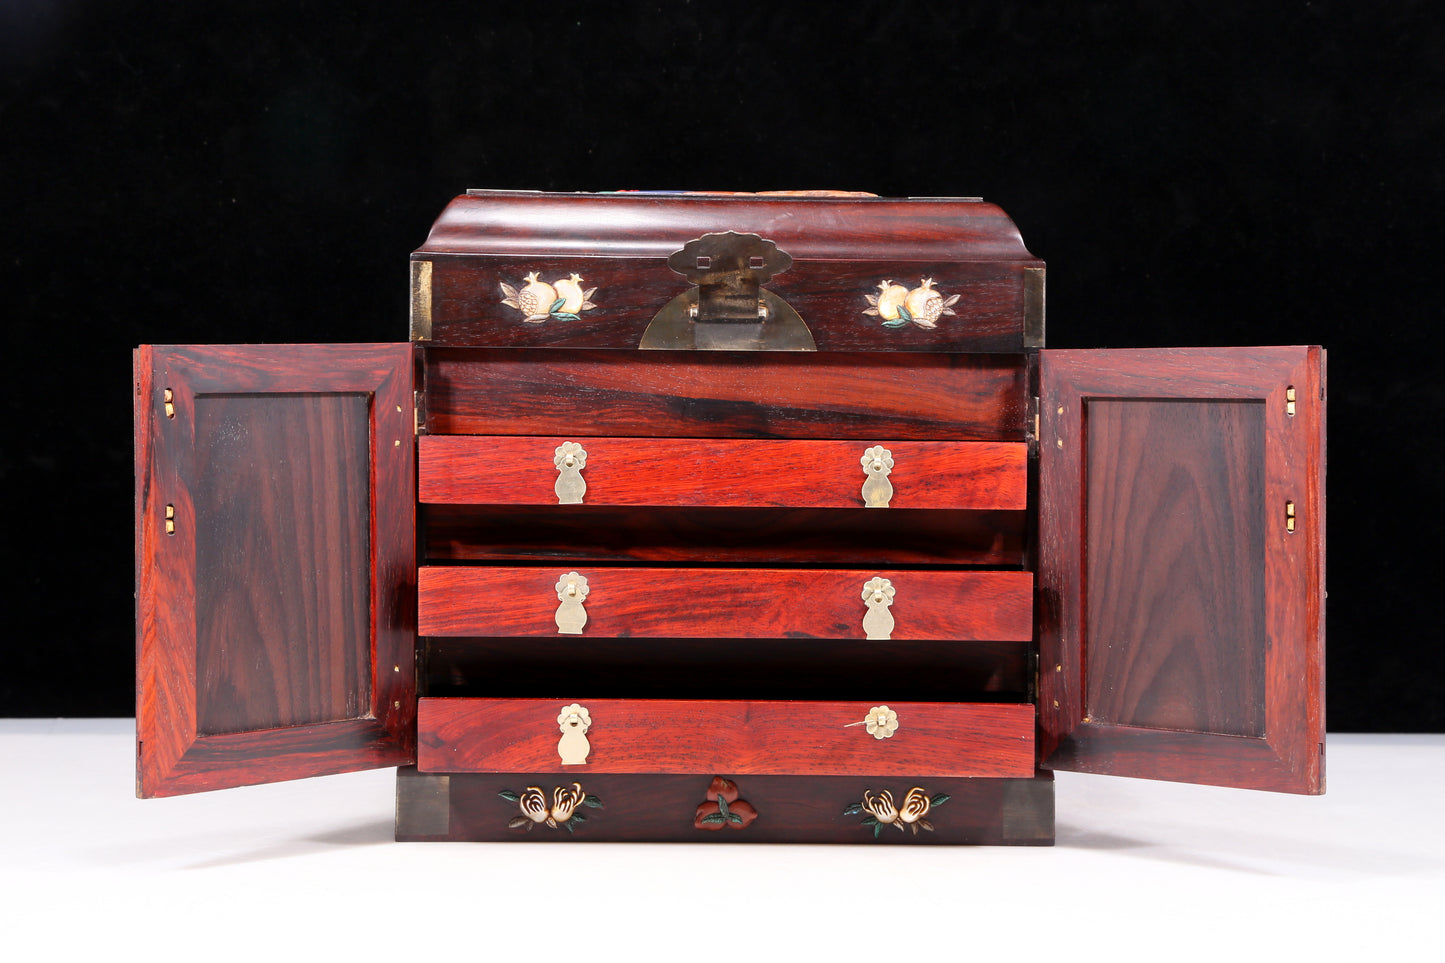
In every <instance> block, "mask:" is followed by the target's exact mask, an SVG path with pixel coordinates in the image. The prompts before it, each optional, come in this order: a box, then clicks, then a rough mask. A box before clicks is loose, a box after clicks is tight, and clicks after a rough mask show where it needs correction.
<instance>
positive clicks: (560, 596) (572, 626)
mask: <svg viewBox="0 0 1445 963" xmlns="http://www.w3.org/2000/svg"><path fill="white" fill-rule="evenodd" d="M589 591H590V589H588V588H587V576H585V575H578V574H577V573H576V572H568V573H567V574H566V575H564V576H562V578H561V580H560V581H559V582H558V583H557V601H558V602H561V603H562V604H561V605H559V606H557V616H556V619H557V631H558V632H560V633H562V634H563V635H581V634H582V627H583V626H584V625H586V624H587V610H586V609H584V608H583V607H582V603H583V602H584V601H586V600H587V593H588V592H589Z"/></svg>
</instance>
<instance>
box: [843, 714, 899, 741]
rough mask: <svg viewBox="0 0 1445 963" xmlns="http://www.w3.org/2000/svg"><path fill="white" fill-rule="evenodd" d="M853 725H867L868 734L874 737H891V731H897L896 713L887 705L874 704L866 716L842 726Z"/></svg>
mask: <svg viewBox="0 0 1445 963" xmlns="http://www.w3.org/2000/svg"><path fill="white" fill-rule="evenodd" d="M854 726H867V727H868V735H870V736H872V737H873V738H874V739H892V738H893V733H895V732H897V731H898V713H896V712H894V711H893V710H892V709H890V708H888V707H887V706H874V707H873V708H871V709H869V710H868V718H866V719H863V720H861V721H859V722H850V723H848V724H847V725H846V726H844V727H843V728H844V729H851V728H853V727H854Z"/></svg>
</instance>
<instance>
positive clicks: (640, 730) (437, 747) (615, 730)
mask: <svg viewBox="0 0 1445 963" xmlns="http://www.w3.org/2000/svg"><path fill="white" fill-rule="evenodd" d="M578 704H580V705H581V706H582V707H583V708H584V709H585V710H586V714H587V722H586V725H585V727H580V728H583V729H584V730H585V731H579V729H578V728H570V729H569V730H568V731H567V732H566V733H565V734H564V732H563V725H561V724H559V723H560V718H559V717H563V714H564V711H565V710H566V709H567V708H569V707H570V706H571V705H572V704H571V703H568V702H564V701H560V700H557V699H421V700H419V702H418V712H417V740H418V742H417V766H418V768H419V769H421V770H422V771H424V772H457V773H464V772H556V773H563V774H568V775H570V776H571V777H572V778H582V777H583V776H584V775H585V774H587V773H705V774H726V775H729V776H741V775H749V774H757V775H781V774H796V775H818V776H832V775H865V776H885V775H893V774H898V775H907V776H908V777H909V778H922V777H927V776H986V777H1025V776H1032V775H1033V774H1034V707H1033V706H1031V705H1023V704H1014V703H1006V704H1005V703H1001V704H987V703H947V702H900V703H891V704H889V705H888V706H886V707H883V708H886V709H889V710H891V712H892V721H893V722H894V723H896V727H893V728H892V734H891V735H889V736H887V737H885V738H878V737H877V736H876V735H874V734H873V733H870V731H869V728H868V726H867V725H864V724H863V723H864V722H865V720H866V719H867V718H868V717H870V715H873V714H876V710H877V709H878V708H879V706H877V705H874V704H870V703H863V702H747V701H683V700H677V701H674V700H636V699H594V700H585V699H584V700H579V702H578ZM889 728H890V726H887V725H885V726H884V730H887V729H889ZM579 740H580V741H579ZM564 751H565V752H568V753H570V754H571V756H570V758H573V759H575V758H577V757H578V755H579V754H581V755H582V756H583V757H584V758H585V760H586V761H585V763H583V764H580V765H579V764H569V765H563V763H562V752H564Z"/></svg>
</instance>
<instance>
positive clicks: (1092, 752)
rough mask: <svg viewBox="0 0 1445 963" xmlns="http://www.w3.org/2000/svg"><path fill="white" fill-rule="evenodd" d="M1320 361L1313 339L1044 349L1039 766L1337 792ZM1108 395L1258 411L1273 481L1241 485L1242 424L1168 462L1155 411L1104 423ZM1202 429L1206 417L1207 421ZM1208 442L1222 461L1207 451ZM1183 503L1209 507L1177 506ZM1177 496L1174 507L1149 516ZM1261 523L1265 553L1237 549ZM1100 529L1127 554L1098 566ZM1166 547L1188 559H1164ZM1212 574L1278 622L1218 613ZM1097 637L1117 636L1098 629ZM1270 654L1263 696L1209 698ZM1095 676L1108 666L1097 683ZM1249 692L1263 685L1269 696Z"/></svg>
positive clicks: (1248, 448) (1224, 426)
mask: <svg viewBox="0 0 1445 963" xmlns="http://www.w3.org/2000/svg"><path fill="white" fill-rule="evenodd" d="M1323 365H1324V357H1323V352H1322V351H1321V350H1320V349H1319V348H1304V347H1288V348H1215V349H1168V350H1140V351H1045V352H1043V361H1042V390H1043V394H1042V404H1041V408H1042V423H1041V430H1040V446H1041V451H1042V455H1041V463H1040V520H1039V531H1040V554H1039V570H1038V571H1039V588H1040V592H1039V598H1040V599H1041V601H1042V603H1043V604H1042V605H1041V606H1040V611H1039V620H1040V628H1039V639H1040V642H1039V646H1040V659H1041V671H1040V693H1039V694H1040V700H1039V705H1040V713H1039V725H1040V759H1041V760H1042V762H1041V764H1042V765H1043V766H1045V767H1049V768H1060V769H1074V770H1079V771H1084V772H1103V773H1113V774H1117V775H1127V776H1140V777H1145V778H1155V779H1173V780H1179V781H1184V782H1199V783H1206V784H1211V785H1223V786H1238V787H1245V788H1254V789H1272V790H1276V791H1282V792H1301V793H1317V792H1321V791H1323V787H1324V783H1323V756H1324V659H1323V655H1324V651H1323V648H1324V622H1323V588H1324V580H1323V574H1324V515H1323V510H1324V414H1325V413H1324V398H1323V394H1322V390H1321V389H1322V384H1323ZM1290 386H1293V387H1294V388H1295V391H1296V396H1297V398H1298V402H1297V405H1296V414H1295V415H1293V416H1290V415H1288V414H1287V413H1286V407H1285V392H1286V389H1287V388H1288V387H1290ZM1112 399H1123V400H1129V399H1145V401H1144V402H1142V403H1143V404H1144V405H1146V406H1162V405H1168V404H1170V403H1171V402H1170V401H1169V400H1168V399H1178V401H1179V402H1181V403H1187V407H1191V408H1196V409H1198V408H1200V407H1201V406H1205V407H1207V406H1208V405H1209V404H1210V403H1211V402H1213V401H1220V402H1227V403H1235V402H1239V401H1245V402H1252V403H1257V404H1259V405H1260V406H1261V407H1262V411H1263V456H1262V457H1263V466H1262V477H1263V487H1262V491H1259V492H1257V493H1256V494H1253V495H1250V494H1247V492H1248V489H1245V492H1246V493H1245V494H1241V493H1240V492H1239V491H1236V490H1234V486H1242V485H1243V484H1244V482H1243V481H1242V480H1241V475H1242V474H1243V470H1242V467H1241V466H1242V464H1243V461H1247V460H1248V458H1250V457H1259V456H1258V453H1257V452H1256V451H1255V448H1256V447H1257V446H1255V445H1252V444H1251V443H1249V442H1248V439H1247V438H1246V437H1244V436H1242V435H1241V434H1240V432H1241V428H1240V426H1239V425H1238V423H1237V422H1238V419H1221V420H1219V422H1218V424H1219V425H1220V431H1221V432H1224V433H1225V434H1226V435H1227V437H1221V438H1219V439H1212V440H1202V441H1201V442H1200V444H1199V445H1198V446H1194V447H1193V448H1192V449H1191V450H1188V451H1180V452H1176V453H1175V454H1174V455H1172V456H1171V455H1170V454H1169V450H1168V446H1167V445H1150V444H1149V443H1148V438H1149V434H1148V432H1146V431H1145V430H1143V427H1144V426H1147V425H1148V424H1149V423H1150V422H1149V420H1148V419H1142V420H1141V419H1140V418H1130V419H1127V422H1128V423H1129V424H1130V425H1131V426H1132V427H1129V428H1127V429H1125V428H1124V425H1125V421H1126V420H1120V419H1118V418H1116V417H1114V415H1113V414H1112V413H1110V414H1107V415H1106V416H1105V417H1104V418H1103V419H1102V420H1101V421H1100V423H1099V424H1098V425H1096V426H1093V427H1094V428H1096V429H1097V430H1091V420H1090V407H1089V406H1090V404H1091V403H1100V402H1104V403H1105V404H1104V406H1103V407H1102V408H1101V409H1100V410H1103V411H1107V410H1108V408H1107V406H1108V405H1110V404H1113V401H1112ZM1141 411H1146V413H1147V409H1141ZM1161 417H1162V415H1161ZM1193 423H1194V425H1195V428H1194V429H1191V430H1198V429H1199V427H1200V426H1202V425H1205V424H1206V423H1207V419H1202V418H1194V419H1193ZM1091 446H1107V449H1108V450H1105V449H1102V448H1091ZM1210 446H1217V447H1218V449H1219V452H1220V454H1218V455H1215V454H1211V453H1210V451H1208V450H1205V449H1207V448H1209V447H1210ZM1140 448H1142V449H1144V450H1137V451H1136V450H1133V449H1140ZM1250 452H1254V454H1253V455H1249V454H1248V453H1250ZM1091 455H1092V456H1093V458H1094V463H1095V464H1096V466H1108V467H1107V469H1106V471H1105V477H1106V478H1107V481H1108V484H1109V485H1110V487H1111V489H1115V491H1112V492H1110V493H1108V494H1109V495H1110V496H1111V497H1114V498H1118V499H1124V500H1125V503H1126V504H1127V503H1132V504H1134V505H1136V506H1140V510H1139V512H1138V513H1137V514H1130V513H1129V512H1125V513H1122V514H1121V513H1118V512H1114V511H1112V510H1111V509H1107V508H1106V507H1103V506H1104V505H1105V503H1104V502H1103V501H1101V499H1100V497H1099V496H1098V494H1097V493H1092V492H1091V491H1090V490H1089V488H1088V486H1089V484H1090V478H1089V473H1088V471H1087V470H1086V464H1089V463H1090V458H1091ZM1130 472H1134V473H1137V474H1141V475H1142V474H1143V473H1146V472H1147V473H1149V474H1151V475H1154V476H1158V475H1161V474H1162V475H1164V476H1165V477H1166V478H1168V479H1169V484H1168V486H1166V487H1165V488H1161V487H1160V485H1159V479H1158V477H1153V478H1140V479H1139V481H1138V483H1137V484H1135V483H1134V482H1133V481H1132V480H1131V477H1130ZM1221 486H1223V487H1224V488H1225V489H1227V490H1221ZM1180 498H1184V499H1189V500H1190V503H1191V504H1192V506H1193V507H1192V508H1188V509H1187V510H1184V511H1181V510H1179V507H1178V505H1177V504H1175V503H1176V501H1177V500H1178V499H1180ZM1131 499H1132V502H1130V500H1131ZM1286 501H1293V502H1294V503H1295V505H1296V511H1297V519H1298V524H1297V527H1296V530H1295V531H1294V532H1293V533H1289V532H1286V530H1285V502H1286ZM1161 504H1164V505H1165V508H1166V510H1164V511H1162V512H1160V511H1154V512H1153V514H1150V515H1146V514H1145V510H1146V509H1147V507H1148V506H1156V507H1157V506H1159V505H1161ZM1170 506H1172V507H1170ZM1091 508H1092V509H1093V510H1094V511H1096V512H1104V513H1105V514H1104V516H1103V518H1112V519H1114V521H1112V522H1108V523H1107V524H1109V525H1112V526H1117V527H1118V529H1119V530H1118V531H1110V532H1106V531H1101V530H1100V528H1099V526H1100V525H1101V524H1104V521H1103V520H1102V519H1101V518H1100V517H1097V516H1096V517H1092V518H1091V517H1090V516H1088V515H1086V514H1085V513H1086V512H1088V511H1089V510H1090V509H1091ZM1151 523H1152V529H1151ZM1221 526H1224V527H1226V528H1228V529H1229V530H1228V531H1220V527H1221ZM1141 528H1143V529H1151V530H1141ZM1252 528H1258V529H1259V532H1260V533H1262V540H1263V551H1262V554H1256V553H1255V552H1253V551H1245V552H1244V557H1242V558H1241V557H1239V552H1238V551H1236V548H1235V546H1236V545H1243V546H1248V545H1249V544H1250V543H1251V540H1252V539H1255V538H1257V537H1259V536H1258V535H1256V534H1255V533H1252V532H1251V531H1250V529H1252ZM1091 541H1092V542H1093V543H1094V550H1095V552H1098V551H1101V550H1103V547H1105V546H1107V550H1108V551H1109V552H1110V553H1111V554H1112V557H1111V558H1109V559H1107V560H1106V561H1105V562H1103V563H1100V564H1101V565H1102V567H1100V565H1095V566H1093V567H1090V566H1089V563H1088V561H1087V559H1086V556H1087V555H1088V547H1089V543H1090V542H1091ZM1161 552H1162V553H1163V555H1161ZM1164 556H1168V557H1169V558H1175V559H1180V560H1183V561H1184V563H1187V564H1183V567H1182V568H1181V565H1180V564H1168V565H1166V564H1161V558H1163V557H1164ZM1209 558H1217V561H1216V562H1215V563H1214V567H1213V570H1212V571H1207V572H1197V571H1193V569H1191V568H1190V567H1189V566H1191V565H1195V566H1197V565H1198V564H1199V562H1200V560H1207V559H1209ZM1181 571H1182V572H1183V574H1182V575H1181V574H1180V573H1181ZM1190 572H1193V574H1190ZM1086 573H1092V575H1093V581H1090V580H1089V578H1088V577H1087V574H1086ZM1176 578H1178V579H1183V580H1184V581H1185V582H1189V583H1190V584H1181V582H1180V581H1177V580H1176ZM1101 580H1102V582H1103V584H1100V582H1101ZM1197 580H1206V581H1210V582H1223V583H1227V584H1226V586H1225V587H1226V588H1227V589H1228V593H1227V594H1229V595H1230V596H1231V597H1234V598H1237V599H1241V600H1245V601H1243V602H1241V603H1240V604H1239V605H1238V606H1236V608H1242V607H1244V606H1245V605H1250V606H1252V604H1253V603H1249V602H1248V600H1249V599H1252V598H1256V597H1258V599H1260V600H1261V601H1262V605H1263V614H1262V621H1261V620H1260V619H1259V618H1257V617H1256V613H1254V612H1253V611H1252V610H1251V611H1229V610H1217V609H1215V608H1212V607H1211V602H1210V598H1207V597H1197V596H1198V593H1197V592H1196V591H1195V589H1196V586H1195V585H1194V584H1193V582H1195V581H1197ZM1121 582H1122V583H1123V584H1120V583H1121ZM1256 586H1257V587H1258V589H1259V591H1258V595H1257V596H1256V589H1255V587H1256ZM1221 591H1223V590H1222V589H1221ZM1205 594H1206V596H1212V595H1214V594H1218V593H1215V592H1206V593H1205ZM1130 599H1132V601H1129V600H1130ZM1100 606H1105V607H1108V606H1112V609H1111V610H1110V611H1109V612H1107V613H1105V614H1104V616H1103V618H1104V619H1106V620H1105V621H1101V620H1100V617H1098V613H1095V616H1096V617H1091V615H1090V612H1091V610H1092V609H1094V608H1096V607H1100ZM1261 629H1262V630H1261ZM1095 630H1098V631H1101V632H1103V631H1108V632H1109V633H1110V634H1111V636H1112V637H1110V638H1101V639H1094V638H1091V637H1090V632H1091V631H1095ZM1254 665H1258V666H1262V671H1263V679H1262V685H1261V686H1257V687H1254V688H1253V693H1257V694H1253V693H1251V692H1249V691H1246V692H1245V693H1243V694H1240V695H1235V696H1233V697H1231V698H1230V699H1224V700H1221V699H1220V698H1219V697H1218V696H1217V695H1215V694H1213V693H1212V692H1211V691H1210V690H1211V689H1212V688H1214V687H1217V686H1224V685H1229V686H1239V685H1242V684H1244V683H1245V682H1247V681H1248V672H1250V671H1253V669H1251V668H1250V667H1251V666H1254ZM1091 672H1092V673H1100V672H1105V673H1107V678H1104V679H1099V678H1097V677H1095V678H1092V679H1091V678H1090V673H1091ZM1241 698H1243V699H1245V700H1246V702H1247V701H1248V700H1250V699H1254V698H1262V699H1263V705H1262V707H1258V708H1256V707H1254V706H1252V705H1248V704H1242V703H1241V702H1240V699H1241ZM1095 702H1097V707H1098V710H1097V712H1096V707H1095ZM1261 712H1262V723H1263V724H1262V734H1259V733H1260V731H1261V726H1260V719H1259V718H1258V716H1257V715H1256V714H1255V713H1261ZM1249 733H1255V734H1256V735H1254V736H1253V737H1251V736H1250V735H1249Z"/></svg>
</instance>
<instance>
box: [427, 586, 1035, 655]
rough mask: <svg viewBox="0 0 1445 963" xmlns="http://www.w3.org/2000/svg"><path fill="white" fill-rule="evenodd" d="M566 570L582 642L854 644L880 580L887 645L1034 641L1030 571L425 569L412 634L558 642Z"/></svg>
mask: <svg viewBox="0 0 1445 963" xmlns="http://www.w3.org/2000/svg"><path fill="white" fill-rule="evenodd" d="M574 570H575V571H579V572H581V574H582V575H584V576H586V578H587V581H588V589H589V592H590V594H589V595H588V596H587V600H586V609H587V625H586V627H585V628H584V629H583V630H582V638H586V637H588V636H591V637H597V638H738V639H755V638H823V639H861V638H863V637H864V635H865V633H864V632H863V625H862V623H863V616H864V614H865V613H866V612H867V607H866V606H865V605H864V603H863V599H862V591H863V584H864V583H865V582H867V581H868V580H869V579H871V578H873V577H874V576H877V575H881V576H883V577H884V578H887V579H889V580H890V581H892V583H893V586H894V589H895V590H896V592H897V595H896V596H895V598H894V601H893V605H892V608H891V609H890V611H891V612H892V615H893V618H894V620H895V622H896V628H895V629H894V631H893V638H895V639H900V640H901V639H910V640H930V639H937V640H955V641H968V640H979V641H1001V642H1003V641H1020V640H1028V639H1031V638H1032V637H1033V575H1032V574H1031V573H1029V572H938V571H908V570H904V571H894V570H883V571H879V570H876V569H744V568H736V569H726V568H717V569H666V568H588V567H585V566H584V567H581V568H575V567H573V568H569V567H560V568H558V567H545V568H500V567H495V568H494V567H490V566H488V567H480V566H469V567H447V566H427V567H424V568H422V569H421V570H420V571H419V572H418V579H417V609H418V631H419V632H420V634H422V635H428V636H513V637H515V636H523V637H539V638H556V637H558V635H559V633H558V631H557V623H556V621H555V620H554V615H555V613H556V611H557V607H558V601H557V592H556V589H555V586H556V584H557V581H558V579H559V578H560V577H561V576H563V575H565V574H566V573H568V572H569V571H574ZM878 644H879V645H880V646H885V645H886V644H887V643H886V642H879V643H878Z"/></svg>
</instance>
